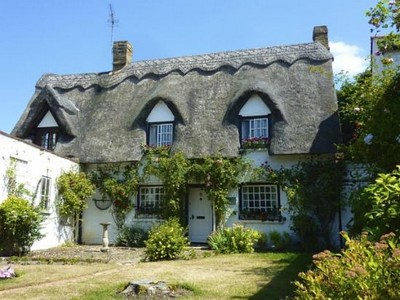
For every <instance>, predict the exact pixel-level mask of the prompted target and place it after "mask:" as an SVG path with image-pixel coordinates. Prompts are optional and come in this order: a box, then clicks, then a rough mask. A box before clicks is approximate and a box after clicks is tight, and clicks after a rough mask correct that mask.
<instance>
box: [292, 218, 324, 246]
mask: <svg viewBox="0 0 400 300" xmlns="http://www.w3.org/2000/svg"><path fill="white" fill-rule="evenodd" d="M291 219H292V226H291V227H290V228H291V229H292V230H293V232H295V233H296V235H297V236H298V237H299V239H300V242H301V248H302V249H303V250H306V251H310V250H315V249H316V248H318V247H319V245H320V244H321V243H318V242H319V240H318V233H319V230H318V225H317V222H316V221H315V220H314V218H312V217H311V216H309V215H307V214H303V213H301V214H297V215H293V216H292V218H291ZM322 249H323V248H322ZM322 249H321V248H319V250H322Z"/></svg>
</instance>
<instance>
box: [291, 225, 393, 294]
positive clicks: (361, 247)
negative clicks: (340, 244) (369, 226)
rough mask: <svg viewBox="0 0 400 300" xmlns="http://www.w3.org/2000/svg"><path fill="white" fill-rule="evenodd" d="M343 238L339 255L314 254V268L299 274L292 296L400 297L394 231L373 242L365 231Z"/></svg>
mask: <svg viewBox="0 0 400 300" xmlns="http://www.w3.org/2000/svg"><path fill="white" fill-rule="evenodd" d="M342 236H343V237H344V239H345V240H346V246H347V248H346V250H342V252H341V253H340V254H335V253H331V252H330V251H328V250H326V251H324V252H322V253H319V254H316V255H314V257H313V259H314V265H315V268H314V269H312V270H309V271H307V272H306V273H300V274H299V276H300V278H301V279H302V280H300V281H296V282H295V286H296V288H297V290H296V291H295V292H296V297H295V299H385V300H386V299H400V289H399V282H400V248H398V247H397V246H396V243H395V235H394V234H393V233H390V234H386V235H383V236H382V237H381V238H380V241H379V242H376V243H372V242H370V241H369V240H368V236H367V234H366V233H363V234H362V236H361V238H360V239H350V238H349V237H348V235H347V234H346V233H342Z"/></svg>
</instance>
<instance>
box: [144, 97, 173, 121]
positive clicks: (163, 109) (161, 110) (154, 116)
mask: <svg viewBox="0 0 400 300" xmlns="http://www.w3.org/2000/svg"><path fill="white" fill-rule="evenodd" d="M174 120H175V116H174V114H173V113H172V112H171V110H170V109H169V108H168V106H167V105H166V104H165V103H164V101H159V102H158V103H157V104H156V106H154V108H153V110H152V111H151V113H150V114H149V115H148V117H147V119H146V121H147V122H149V123H153V122H172V121H174Z"/></svg>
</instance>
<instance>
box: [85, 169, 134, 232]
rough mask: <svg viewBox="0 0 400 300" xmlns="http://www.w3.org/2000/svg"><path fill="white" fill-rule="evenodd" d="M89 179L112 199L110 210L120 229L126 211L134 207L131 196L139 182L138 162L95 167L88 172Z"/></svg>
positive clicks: (105, 195)
mask: <svg viewBox="0 0 400 300" xmlns="http://www.w3.org/2000/svg"><path fill="white" fill-rule="evenodd" d="M90 179H91V180H92V182H93V183H94V185H95V186H96V188H97V189H98V190H99V192H100V193H101V194H102V195H103V197H104V198H108V199H109V200H111V201H112V208H111V212H112V215H113V218H114V221H115V223H116V225H117V227H118V229H119V230H120V229H121V228H122V227H123V225H124V222H125V217H126V215H127V213H128V212H130V211H131V210H132V208H133V207H134V202H133V201H132V199H131V197H132V196H133V194H134V193H135V192H136V191H137V188H138V184H139V182H140V177H139V172H138V164H137V163H125V164H121V163H118V164H112V165H107V166H102V167H99V168H97V169H96V170H95V171H92V172H91V173H90Z"/></svg>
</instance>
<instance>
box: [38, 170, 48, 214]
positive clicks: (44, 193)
mask: <svg viewBox="0 0 400 300" xmlns="http://www.w3.org/2000/svg"><path fill="white" fill-rule="evenodd" d="M50 184H51V178H50V177H47V176H42V178H41V180H40V204H39V206H40V208H42V209H46V210H47V209H49V205H50Z"/></svg>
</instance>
